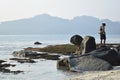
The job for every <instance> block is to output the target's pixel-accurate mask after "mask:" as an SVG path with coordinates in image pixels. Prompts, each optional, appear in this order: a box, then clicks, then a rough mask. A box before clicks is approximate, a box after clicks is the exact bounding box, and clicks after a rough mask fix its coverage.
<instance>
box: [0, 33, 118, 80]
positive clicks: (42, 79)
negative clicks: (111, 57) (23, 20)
mask: <svg viewBox="0 0 120 80" xmlns="http://www.w3.org/2000/svg"><path fill="white" fill-rule="evenodd" d="M71 36H73V35H72V34H71V35H0V59H2V60H6V61H7V63H11V64H15V65H16V67H10V69H11V70H13V71H15V70H22V71H24V73H20V74H17V75H14V74H9V73H1V72H0V80H63V79H65V78H69V77H72V76H74V75H80V73H77V74H76V73H70V72H67V71H62V70H57V68H56V62H57V61H53V60H44V59H36V61H37V63H33V64H31V63H24V64H20V63H17V62H15V61H10V60H9V58H13V57H14V56H13V55H12V52H13V51H19V50H23V49H24V48H27V47H45V46H47V45H56V44H67V43H70V42H69V41H70V38H71ZM82 36H83V37H84V35H82ZM92 36H94V37H95V39H96V43H99V35H92ZM36 41H39V42H41V43H43V44H42V45H34V42H36ZM107 43H120V35H107Z"/></svg>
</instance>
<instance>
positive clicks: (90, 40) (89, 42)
mask: <svg viewBox="0 0 120 80" xmlns="http://www.w3.org/2000/svg"><path fill="white" fill-rule="evenodd" d="M80 46H81V47H80V48H81V49H80V52H81V54H85V53H89V52H91V51H93V50H95V49H96V42H95V38H94V37H92V36H86V37H85V38H84V39H83V40H82V43H81V45H80Z"/></svg>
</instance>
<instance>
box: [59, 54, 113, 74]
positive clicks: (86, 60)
mask: <svg viewBox="0 0 120 80" xmlns="http://www.w3.org/2000/svg"><path fill="white" fill-rule="evenodd" d="M57 68H58V69H61V68H62V69H63V68H64V69H67V70H70V71H77V72H81V71H96V70H97V71H98V70H100V71H101V70H111V69H112V66H111V65H110V64H109V63H108V62H107V61H104V60H102V59H99V58H96V57H94V56H92V55H86V56H80V57H75V58H68V59H63V60H59V61H58V62H57Z"/></svg>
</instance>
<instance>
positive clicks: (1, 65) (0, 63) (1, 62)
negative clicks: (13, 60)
mask: <svg viewBox="0 0 120 80" xmlns="http://www.w3.org/2000/svg"><path fill="white" fill-rule="evenodd" d="M4 62H7V61H4V60H0V72H2V73H13V74H19V73H23V72H24V71H20V70H17V71H11V70H10V69H6V68H7V67H10V66H12V67H15V66H16V65H13V64H7V63H4Z"/></svg>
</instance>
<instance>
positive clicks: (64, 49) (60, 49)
mask: <svg viewBox="0 0 120 80" xmlns="http://www.w3.org/2000/svg"><path fill="white" fill-rule="evenodd" d="M25 50H32V51H39V52H49V53H61V54H64V55H67V54H71V53H74V52H75V50H76V46H74V45H71V44H63V45H49V46H46V47H44V48H26V49H25Z"/></svg>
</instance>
